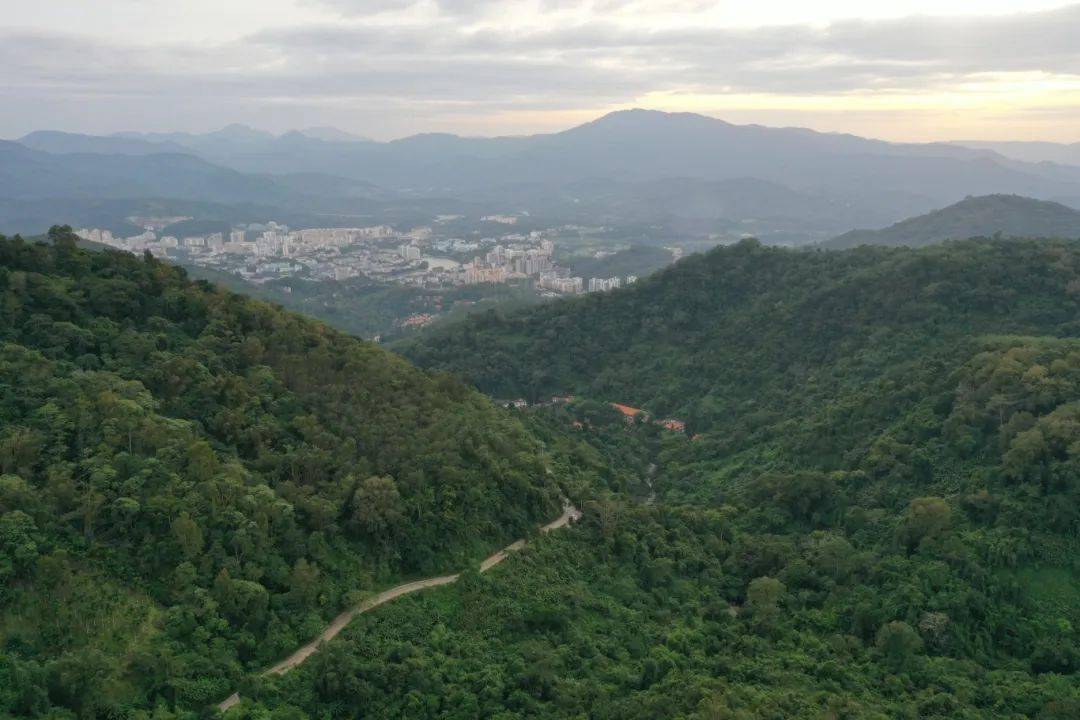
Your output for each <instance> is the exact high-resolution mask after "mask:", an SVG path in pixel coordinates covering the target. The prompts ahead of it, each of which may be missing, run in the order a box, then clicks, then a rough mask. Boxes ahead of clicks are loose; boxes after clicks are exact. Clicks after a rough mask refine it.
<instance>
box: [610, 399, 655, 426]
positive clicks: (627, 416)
mask: <svg viewBox="0 0 1080 720" xmlns="http://www.w3.org/2000/svg"><path fill="white" fill-rule="evenodd" d="M611 407H613V408H615V409H616V410H618V411H619V412H621V413H622V414H623V419H624V420H626V421H627V422H633V421H634V419H635V418H636V417H637V416H638V415H645V416H648V413H646V412H645V411H644V410H642V409H641V408H636V407H630V406H629V405H620V404H619V403H611Z"/></svg>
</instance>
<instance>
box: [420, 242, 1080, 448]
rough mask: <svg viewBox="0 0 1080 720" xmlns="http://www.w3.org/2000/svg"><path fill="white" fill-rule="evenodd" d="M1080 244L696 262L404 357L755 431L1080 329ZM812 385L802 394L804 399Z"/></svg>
mask: <svg viewBox="0 0 1080 720" xmlns="http://www.w3.org/2000/svg"><path fill="white" fill-rule="evenodd" d="M1078 264H1080V257H1078V253H1077V247H1076V243H1064V242H1061V243H1051V242H1044V243H1036V242H1016V243H1014V244H1010V243H1009V242H1005V241H999V242H995V241H983V242H974V241H973V242H966V243H953V244H946V245H945V246H938V247H932V248H926V249H923V250H920V251H917V252H914V251H911V250H906V249H900V250H889V249H884V248H863V249H860V250H858V251H853V252H845V253H821V252H810V251H791V250H781V249H769V248H764V247H762V246H760V244H758V243H757V242H755V241H745V242H742V243H739V244H737V245H734V246H731V247H727V248H718V249H716V250H713V251H711V252H709V253H706V254H704V255H696V256H691V257H688V258H684V259H683V260H682V261H680V262H679V263H677V264H676V265H674V266H673V267H671V268H668V269H666V270H663V271H661V272H659V273H657V274H655V275H653V276H651V277H650V278H647V279H646V280H643V281H639V283H638V284H637V285H635V286H634V287H632V288H628V289H623V290H620V291H614V292H610V293H604V294H594V295H590V296H587V297H584V298H581V299H576V300H571V301H563V302H556V303H551V304H547V305H543V306H539V307H537V308H533V309H531V310H529V311H526V312H519V313H514V314H509V315H506V316H502V315H498V314H489V315H487V316H478V317H475V318H472V319H470V320H469V321H468V322H464V323H461V324H460V325H457V326H451V327H447V328H444V329H442V330H440V331H438V332H432V333H430V334H429V335H427V336H426V338H424V339H422V340H420V341H418V342H416V343H414V344H410V345H406V346H404V347H403V351H404V352H405V353H406V355H407V356H409V357H411V358H413V359H414V360H416V361H417V362H418V363H419V364H421V365H423V366H427V367H432V368H438V369H442V370H450V371H454V372H458V373H460V374H462V375H464V376H465V377H467V378H469V379H470V380H472V381H474V382H475V383H476V384H477V385H478V386H479V387H480V388H481V389H483V390H484V391H486V392H489V393H491V394H493V395H496V396H500V397H514V396H516V395H523V396H525V397H530V398H543V397H545V396H547V395H550V394H554V393H580V394H586V395H590V396H592V397H596V398H599V399H606V400H614V401H619V402H625V403H628V404H631V405H636V406H639V407H645V408H647V409H650V410H653V411H655V412H657V413H662V414H678V415H680V416H682V417H685V418H686V419H687V420H689V421H690V422H691V423H692V425H693V426H694V427H695V428H696V429H699V430H700V429H706V428H711V427H717V428H721V427H723V428H730V429H731V430H732V432H739V433H743V432H745V431H746V420H747V418H750V417H752V418H754V423H755V424H756V423H761V422H776V421H778V420H779V418H777V417H775V415H774V414H775V413H776V412H777V411H778V410H780V409H783V412H784V413H785V415H786V417H787V418H789V419H790V418H792V417H794V416H795V415H796V414H797V413H796V409H797V408H799V407H812V406H813V405H814V403H817V402H821V401H822V400H823V399H826V398H829V397H832V396H834V395H835V394H836V392H837V389H838V388H839V387H840V386H841V384H843V383H858V382H865V381H868V380H869V379H871V378H875V377H879V376H880V375H881V373H883V372H885V371H886V370H887V369H888V368H889V367H891V366H894V365H902V364H903V363H904V362H910V361H914V360H916V359H920V358H924V356H925V355H926V354H927V353H930V352H932V353H935V354H937V353H943V352H944V353H948V354H949V355H950V357H958V350H957V343H965V342H969V341H970V339H971V338H972V337H973V336H974V335H977V334H979V333H995V334H1006V333H1008V334H1031V335H1044V334H1064V335H1070V336H1075V335H1076V334H1078V333H1080V321H1078V320H1077V317H1078V316H1077V298H1078V297H1080V296H1078V295H1077V288H1078V287H1080V281H1078V279H1077V278H1078V275H1077V267H1078ZM796 389H798V392H795V390H796Z"/></svg>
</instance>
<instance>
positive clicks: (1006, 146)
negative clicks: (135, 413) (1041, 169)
mask: <svg viewBox="0 0 1080 720" xmlns="http://www.w3.org/2000/svg"><path fill="white" fill-rule="evenodd" d="M954 144H956V145H961V146H963V147H969V148H975V149H979V150H990V151H992V152H995V153H997V154H999V155H1004V156H1005V157H1007V158H1012V159H1013V160H1020V161H1022V162H1029V163H1056V164H1059V165H1080V142H1078V143H1053V142H1019V141H1011V142H1009V141H1007V142H1001V141H985V140H963V141H959V142H956V143H954Z"/></svg>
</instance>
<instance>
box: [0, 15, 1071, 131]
mask: <svg viewBox="0 0 1080 720" xmlns="http://www.w3.org/2000/svg"><path fill="white" fill-rule="evenodd" d="M0 3H2V4H3V5H4V6H5V7H4V12H3V13H0V102H2V103H3V107H4V111H3V112H2V113H0V137H9V138H10V137H17V136H19V135H22V134H24V133H26V132H29V131H31V130H35V129H58V130H68V131H73V132H92V133H104V132H114V131H118V130H156V131H161V130H189V131H205V130H210V129H216V128H218V127H221V126H222V125H225V124H227V123H231V122H242V123H246V124H249V125H253V126H255V127H260V128H264V129H267V130H272V131H275V132H280V131H284V130H287V129H291V128H298V127H308V126H315V125H334V126H337V127H339V128H342V129H345V130H349V131H352V132H356V133H360V134H364V135H368V136H371V137H376V138H380V139H383V138H391V137H399V136H403V135H408V134H411V133H415V132H423V131H450V132H458V133H462V134H469V135H492V134H521V133H528V132H537V131H550V130H559V129H563V128H565V127H568V126H571V125H574V124H577V123H579V122H584V121H586V120H590V119H593V118H595V117H597V116H599V115H601V114H603V113H604V112H607V111H610V110H615V109H621V108H628V107H648V108H655V109H661V110H691V111H695V112H701V113H704V114H707V115H713V116H716V117H721V118H724V119H726V120H729V121H732V122H758V123H763V124H768V125H800V126H806V127H812V128H815V129H818V130H836V131H846V132H855V133H858V134H862V135H868V136H873V137H882V138H886V139H898V140H935V139H1023V140H1032V139H1045V140H1057V141H1069V142H1076V141H1080V40H1078V38H1080V4H1070V3H1061V2H1051V1H1045V0H982V1H981V2H974V1H972V0H964V1H963V2H961V1H959V0H895V1H894V2H888V3H884V2H876V1H874V0H861V1H859V2H856V1H853V0H815V1H813V2H808V1H806V0H752V1H751V2H746V1H745V0H741V1H739V2H715V1H709V0H591V1H586V2H580V1H576V0H476V1H474V0H418V1H414V0H33V1H31V2H16V0H0Z"/></svg>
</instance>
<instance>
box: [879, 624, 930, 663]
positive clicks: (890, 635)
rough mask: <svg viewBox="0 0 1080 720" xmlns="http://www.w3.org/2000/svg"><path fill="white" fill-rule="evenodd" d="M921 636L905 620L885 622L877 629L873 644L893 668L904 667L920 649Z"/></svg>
mask: <svg viewBox="0 0 1080 720" xmlns="http://www.w3.org/2000/svg"><path fill="white" fill-rule="evenodd" d="M922 644H923V643H922V638H920V637H919V633H917V632H915V630H914V628H912V627H911V626H910V625H908V624H907V623H906V622H901V621H894V622H890V623H885V624H884V625H882V626H881V629H880V630H878V634H877V640H876V642H875V645H876V646H877V649H878V652H880V653H881V654H882V656H883V657H884V658H885V661H886V662H887V663H888V664H889V665H890V666H891V667H892V669H893V670H896V671H899V670H902V669H903V668H905V667H906V666H907V665H908V664H909V663H910V662H911V660H912V658H913V657H914V656H915V654H916V653H917V652H919V651H920V650H922Z"/></svg>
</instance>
